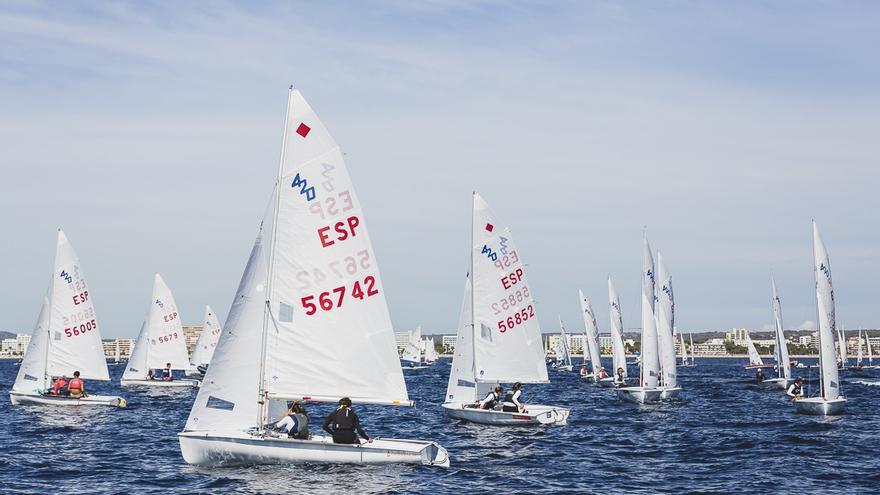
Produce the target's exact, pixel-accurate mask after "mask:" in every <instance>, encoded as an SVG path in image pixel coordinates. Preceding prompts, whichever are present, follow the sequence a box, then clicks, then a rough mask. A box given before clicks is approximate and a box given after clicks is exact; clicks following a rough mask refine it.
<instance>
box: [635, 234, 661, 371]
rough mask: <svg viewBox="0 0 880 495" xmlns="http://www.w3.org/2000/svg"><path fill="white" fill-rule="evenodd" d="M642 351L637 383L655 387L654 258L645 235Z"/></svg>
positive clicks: (657, 366)
mask: <svg viewBox="0 0 880 495" xmlns="http://www.w3.org/2000/svg"><path fill="white" fill-rule="evenodd" d="M641 345H642V352H641V369H640V371H639V372H640V379H639V383H640V385H641V386H642V387H648V388H655V387H657V380H658V376H657V375H658V374H659V373H658V372H659V369H660V357H659V356H658V347H657V326H656V318H655V316H654V258H653V257H652V256H651V246H650V245H649V244H648V236H647V235H645V239H644V246H643V249H642V342H641Z"/></svg>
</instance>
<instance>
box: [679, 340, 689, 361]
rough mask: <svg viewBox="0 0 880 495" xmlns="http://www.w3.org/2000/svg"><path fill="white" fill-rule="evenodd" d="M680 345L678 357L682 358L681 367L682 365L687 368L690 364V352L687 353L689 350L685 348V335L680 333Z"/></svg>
mask: <svg viewBox="0 0 880 495" xmlns="http://www.w3.org/2000/svg"><path fill="white" fill-rule="evenodd" d="M678 345H679V349H678V355H679V356H680V357H681V365H682V366H687V364H688V352H687V349H686V348H685V346H684V334H683V333H681V332H679V334H678Z"/></svg>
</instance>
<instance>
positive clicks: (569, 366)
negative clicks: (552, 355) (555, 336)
mask: <svg viewBox="0 0 880 495" xmlns="http://www.w3.org/2000/svg"><path fill="white" fill-rule="evenodd" d="M559 332H560V333H559V348H558V352H557V354H556V357H557V359H558V360H557V361H556V363H555V364H554V366H553V367H554V368H556V371H572V370H574V363H572V361H571V350H570V349H569V346H568V335H567V334H566V333H565V325H563V324H562V317H561V316H560V317H559Z"/></svg>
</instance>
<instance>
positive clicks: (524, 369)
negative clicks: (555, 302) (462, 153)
mask: <svg viewBox="0 0 880 495" xmlns="http://www.w3.org/2000/svg"><path fill="white" fill-rule="evenodd" d="M473 199H474V210H473V237H472V250H471V258H472V263H473V269H472V271H471V273H473V277H474V278H473V284H474V285H473V291H474V292H473V306H474V309H473V311H474V326H475V327H476V329H477V330H476V331H475V334H476V335H475V356H476V357H475V363H476V370H477V373H476V375H477V376H476V378H477V381H479V382H492V383H497V382H504V383H509V382H515V381H518V382H523V383H543V382H547V381H548V378H547V366H546V365H545V363H544V352H543V349H542V347H543V344H542V341H541V326H540V324H539V323H538V314H537V308H536V304H535V300H534V295H533V293H532V288H531V287H530V286H529V284H528V280H527V279H526V274H525V265H524V264H523V261H522V256H521V254H520V252H519V250H517V248H516V245H515V244H514V241H513V237H512V236H511V234H510V231H509V230H508V229H507V228H506V227H504V226H502V225H501V224H500V222H499V221H497V220H496V219H495V216H494V215H493V214H492V212H491V211H490V210H489V205H488V204H487V203H486V201H485V200H483V198H482V197H481V196H480V195H479V194H477V193H474V198H473Z"/></svg>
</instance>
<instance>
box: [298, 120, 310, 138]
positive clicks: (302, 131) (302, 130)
mask: <svg viewBox="0 0 880 495" xmlns="http://www.w3.org/2000/svg"><path fill="white" fill-rule="evenodd" d="M311 130H312V128H311V127H309V126H307V125H305V124H303V123H300V124H299V127H297V128H296V133H297V134H299V135H300V136H302V137H306V136H308V135H309V131H311Z"/></svg>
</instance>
